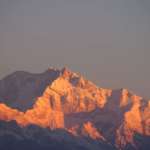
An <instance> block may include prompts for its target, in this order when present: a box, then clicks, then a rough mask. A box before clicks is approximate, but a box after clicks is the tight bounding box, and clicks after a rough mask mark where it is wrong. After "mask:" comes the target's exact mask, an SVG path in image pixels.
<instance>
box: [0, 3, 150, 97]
mask: <svg viewBox="0 0 150 150" xmlns="http://www.w3.org/2000/svg"><path fill="white" fill-rule="evenodd" d="M149 57H150V1H149V0H0V77H1V78H2V77H4V76H5V75H7V74H9V73H11V72H13V71H16V70H26V71H31V72H42V71H44V70H46V69H47V68H48V67H49V66H53V67H58V68H61V67H63V66H68V67H69V68H70V69H72V70H73V71H75V72H80V73H81V74H83V75H85V76H86V77H87V78H88V79H90V80H92V81H93V82H95V83H97V84H98V85H99V86H100V87H108V88H121V87H125V88H129V89H130V90H132V91H134V92H136V93H137V94H139V95H142V96H145V97H149V98H150V84H149V83H150V82H149V81H150V69H149V68H150V58H149Z"/></svg>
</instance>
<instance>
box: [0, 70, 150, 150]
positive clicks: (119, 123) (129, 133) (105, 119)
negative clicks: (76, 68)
mask: <svg viewBox="0 0 150 150" xmlns="http://www.w3.org/2000/svg"><path fill="white" fill-rule="evenodd" d="M0 120H1V123H0V141H1V140H4V139H5V135H10V133H12V134H11V138H13V139H16V138H17V142H18V137H19V140H20V138H21V139H23V140H27V141H28V142H29V143H28V142H27V143H28V144H29V145H30V142H31V143H32V142H33V141H34V142H35V143H38V144H39V143H40V142H39V141H38V139H36V137H35V136H33V135H34V134H36V132H37V135H38V134H39V132H40V134H41V136H42V137H43V138H44V137H45V136H48V137H49V138H46V139H45V140H46V141H47V140H52V141H55V142H56V143H57V142H58V143H59V142H60V141H61V142H62V141H63V140H64V141H66V144H69V142H68V143H67V141H68V139H67V138H71V137H72V138H71V139H70V140H72V142H74V143H76V142H77V143H78V140H81V141H82V142H83V143H82V142H81V143H82V146H83V145H84V144H85V145H86V146H87V143H90V144H91V145H89V146H87V147H84V146H83V149H84V148H85V149H91V150H96V149H98V148H99V149H124V150H128V149H139V150H142V149H143V150H144V149H145V150H146V147H147V145H148V146H150V144H149V143H150V101H149V100H145V99H143V98H142V97H140V96H137V95H136V94H134V93H132V92H130V91H128V90H127V89H118V90H111V89H104V88H100V87H98V86H96V85H95V84H93V83H92V82H90V81H89V80H87V79H85V78H84V77H83V76H81V75H80V74H77V73H74V72H72V71H70V70H69V69H67V68H63V69H62V70H58V69H53V68H50V69H48V70H47V71H45V72H44V73H41V74H31V73H27V72H23V71H19V72H15V73H13V74H11V75H9V76H7V77H5V78H4V79H2V80H1V81H0ZM12 121H15V122H16V124H15V127H13V125H12V127H11V124H12V123H11V122H12ZM1 124H6V126H8V127H7V128H6V133H5V132H4V130H3V128H4V125H2V126H1ZM31 125H32V126H34V131H33V132H34V133H32V132H31V133H30V134H29V130H31V129H30V126H31ZM14 128H15V129H16V130H17V131H15V132H14ZM37 128H38V130H37ZM7 132H8V133H9V134H8V133H7ZM59 132H60V133H59ZM62 132H63V134H62ZM47 134H48V135H47ZM59 134H60V135H59ZM12 135H13V136H12ZM55 135H57V136H55ZM63 135H64V136H63ZM51 136H55V138H56V139H55V140H54V139H53V138H51ZM59 136H60V139H59ZM6 137H8V136H6ZM27 137H30V138H27ZM31 137H32V140H33V141H31ZM6 139H7V138H6ZM87 139H88V140H89V142H87ZM40 140H41V141H42V144H43V143H44V139H42V138H40ZM15 142H16V141H15ZM0 143H1V142H0ZM6 143H7V140H6ZM35 143H34V144H35ZM77 143H76V144H77ZM79 143H80V142H79ZM79 143H78V144H79ZM32 144H33V143H32ZM32 144H31V145H32ZM61 144H62V143H61ZM78 144H77V145H78ZM35 145H36V144H35ZM56 145H57V144H56ZM49 146H50V145H49ZM70 146H71V145H70ZM82 146H81V147H80V148H77V147H74V146H72V149H76V150H78V149H79V150H80V149H82ZM94 146H95V148H94ZM55 149H60V148H57V147H56V148H55ZM66 149H67V148H66ZM70 149H71V148H70Z"/></svg>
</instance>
